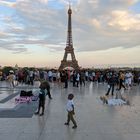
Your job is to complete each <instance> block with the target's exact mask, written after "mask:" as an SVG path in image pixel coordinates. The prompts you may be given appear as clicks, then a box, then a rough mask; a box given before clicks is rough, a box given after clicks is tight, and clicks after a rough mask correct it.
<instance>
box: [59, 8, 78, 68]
mask: <svg viewBox="0 0 140 140" xmlns="http://www.w3.org/2000/svg"><path fill="white" fill-rule="evenodd" d="M71 14H72V10H71V7H70V6H69V9H68V32H67V43H66V48H65V53H64V57H63V60H62V61H61V65H60V67H59V70H63V69H64V68H66V67H72V68H74V69H75V70H77V69H79V66H78V61H77V60H76V58H75V54H74V48H73V42H72V23H71ZM68 54H70V55H71V60H67V57H68Z"/></svg>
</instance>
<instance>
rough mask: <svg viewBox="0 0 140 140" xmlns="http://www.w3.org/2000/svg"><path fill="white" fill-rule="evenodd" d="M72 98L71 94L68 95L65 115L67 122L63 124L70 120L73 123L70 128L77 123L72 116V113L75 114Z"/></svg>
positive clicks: (75, 126)
mask: <svg viewBox="0 0 140 140" xmlns="http://www.w3.org/2000/svg"><path fill="white" fill-rule="evenodd" d="M73 98H74V95H73V94H69V95H68V102H67V111H68V116H67V122H66V123H65V125H69V122H70V120H71V121H72V122H73V124H74V126H73V127H72V128H73V129H75V128H77V124H76V121H75V120H74V118H73V115H74V114H75V112H74V102H73Z"/></svg>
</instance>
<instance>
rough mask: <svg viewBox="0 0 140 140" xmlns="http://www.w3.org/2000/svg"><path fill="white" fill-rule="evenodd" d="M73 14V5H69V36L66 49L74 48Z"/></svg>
mask: <svg viewBox="0 0 140 140" xmlns="http://www.w3.org/2000/svg"><path fill="white" fill-rule="evenodd" d="M71 14H72V10H71V5H70V3H69V9H68V34H67V44H66V47H72V48H73V42H72V23H71Z"/></svg>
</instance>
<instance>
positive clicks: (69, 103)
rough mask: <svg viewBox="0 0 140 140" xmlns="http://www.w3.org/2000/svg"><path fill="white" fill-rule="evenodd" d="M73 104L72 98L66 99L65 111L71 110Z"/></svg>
mask: <svg viewBox="0 0 140 140" xmlns="http://www.w3.org/2000/svg"><path fill="white" fill-rule="evenodd" d="M73 105H74V102H73V100H68V102H67V111H72V110H73V108H72V106H73Z"/></svg>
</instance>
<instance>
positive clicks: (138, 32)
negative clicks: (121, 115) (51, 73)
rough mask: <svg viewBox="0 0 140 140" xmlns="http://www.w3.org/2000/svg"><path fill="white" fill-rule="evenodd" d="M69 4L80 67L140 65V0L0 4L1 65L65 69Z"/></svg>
mask: <svg viewBox="0 0 140 140" xmlns="http://www.w3.org/2000/svg"><path fill="white" fill-rule="evenodd" d="M69 1H70V3H71V8H72V35H73V36H72V37H73V47H74V53H75V56H76V59H77V60H78V64H79V66H81V67H112V66H132V67H137V66H140V0H0V66H5V65H6V66H15V65H16V64H17V65H18V66H20V67H25V66H29V67H48V68H54V67H59V66H60V62H61V60H62V59H63V56H64V49H65V47H66V39H67V20H68V14H67V10H68V8H69ZM68 59H70V58H68Z"/></svg>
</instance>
